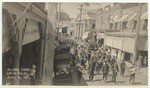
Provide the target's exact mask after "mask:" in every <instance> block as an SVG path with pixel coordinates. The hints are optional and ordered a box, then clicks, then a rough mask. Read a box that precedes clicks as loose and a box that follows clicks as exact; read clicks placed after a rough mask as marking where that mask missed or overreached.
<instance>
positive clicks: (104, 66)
mask: <svg viewBox="0 0 150 88" xmlns="http://www.w3.org/2000/svg"><path fill="white" fill-rule="evenodd" d="M108 70H109V66H108V64H107V61H106V60H105V61H104V63H103V66H102V72H103V80H104V81H105V82H106V81H107V76H108Z"/></svg>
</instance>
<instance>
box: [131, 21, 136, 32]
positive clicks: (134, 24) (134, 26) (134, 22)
mask: <svg viewBox="0 0 150 88" xmlns="http://www.w3.org/2000/svg"><path fill="white" fill-rule="evenodd" d="M136 24H137V21H133V28H132V31H135V30H136Z"/></svg>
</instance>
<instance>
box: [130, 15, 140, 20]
mask: <svg viewBox="0 0 150 88" xmlns="http://www.w3.org/2000/svg"><path fill="white" fill-rule="evenodd" d="M137 14H138V13H134V14H133V15H132V16H131V17H130V18H129V19H128V20H137Z"/></svg>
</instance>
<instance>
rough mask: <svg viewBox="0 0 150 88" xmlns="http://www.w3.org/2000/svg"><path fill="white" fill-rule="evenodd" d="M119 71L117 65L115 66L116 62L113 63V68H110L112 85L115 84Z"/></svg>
mask: <svg viewBox="0 0 150 88" xmlns="http://www.w3.org/2000/svg"><path fill="white" fill-rule="evenodd" d="M118 71H119V69H118V65H117V62H114V64H113V66H112V73H113V76H112V81H113V82H114V83H116V78H117V72H118Z"/></svg>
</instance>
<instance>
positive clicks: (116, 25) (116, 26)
mask: <svg viewBox="0 0 150 88" xmlns="http://www.w3.org/2000/svg"><path fill="white" fill-rule="evenodd" d="M114 30H118V22H116V23H115V29H114Z"/></svg>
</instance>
